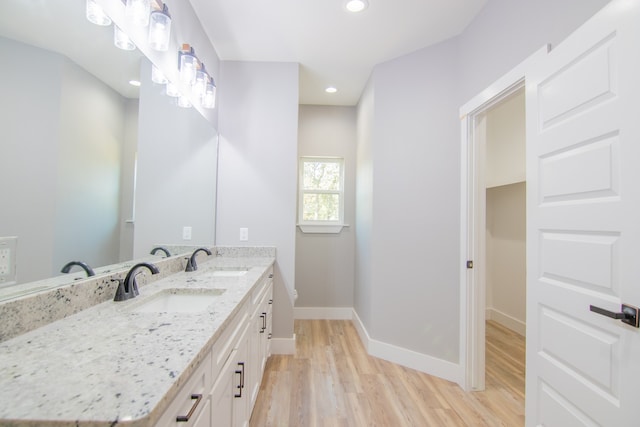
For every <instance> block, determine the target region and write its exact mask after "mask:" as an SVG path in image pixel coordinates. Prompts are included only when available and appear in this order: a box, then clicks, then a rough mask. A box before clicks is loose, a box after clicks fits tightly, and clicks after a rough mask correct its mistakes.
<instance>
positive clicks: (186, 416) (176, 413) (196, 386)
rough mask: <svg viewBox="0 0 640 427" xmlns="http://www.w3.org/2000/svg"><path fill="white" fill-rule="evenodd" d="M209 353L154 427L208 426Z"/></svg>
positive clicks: (209, 406) (209, 416)
mask: <svg viewBox="0 0 640 427" xmlns="http://www.w3.org/2000/svg"><path fill="white" fill-rule="evenodd" d="M211 384H212V378H211V353H210V352H209V353H207V356H205V358H204V359H203V360H202V362H201V363H200V365H199V366H198V368H197V369H196V370H195V372H194V373H193V374H191V377H190V378H189V379H188V380H187V382H186V383H185V385H184V386H183V387H182V388H181V389H180V391H179V392H178V394H177V396H176V397H175V398H174V399H173V401H172V402H171V403H170V404H169V407H168V408H167V410H166V411H165V412H164V414H163V415H162V416H161V417H160V420H158V422H157V423H156V427H174V426H175V427H177V426H198V427H201V426H208V425H209V420H210V418H211V409H210V408H211V403H210V400H209V390H210V388H211Z"/></svg>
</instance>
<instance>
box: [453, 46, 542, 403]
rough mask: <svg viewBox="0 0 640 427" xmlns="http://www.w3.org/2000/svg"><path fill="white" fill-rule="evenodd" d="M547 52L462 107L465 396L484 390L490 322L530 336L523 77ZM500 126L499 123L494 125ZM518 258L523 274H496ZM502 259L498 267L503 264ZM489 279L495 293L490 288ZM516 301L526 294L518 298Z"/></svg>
mask: <svg viewBox="0 0 640 427" xmlns="http://www.w3.org/2000/svg"><path fill="white" fill-rule="evenodd" d="M548 51H549V47H548V46H544V47H543V48H541V49H539V50H538V51H537V52H536V53H534V54H533V55H531V56H530V57H529V58H527V59H526V60H525V61H524V62H522V63H521V64H520V65H518V66H517V67H515V68H514V69H513V70H511V71H510V72H509V73H507V74H506V75H505V76H503V77H502V78H501V79H499V80H498V81H496V82H494V83H493V84H492V85H491V86H490V87H488V88H487V89H485V90H484V91H483V92H482V93H480V94H479V95H478V96H476V97H475V98H473V99H472V100H471V101H469V102H468V103H467V104H465V105H464V106H462V107H461V109H460V113H461V125H462V147H461V151H462V152H461V154H462V157H461V158H462V165H461V171H462V172H461V173H462V176H461V187H462V188H461V195H462V196H461V197H462V198H461V213H462V214H461V254H460V256H461V275H460V277H461V281H460V296H461V300H460V307H461V311H460V316H461V319H460V324H461V329H462V330H461V332H462V333H461V334H460V339H461V342H460V348H461V354H460V359H461V366H462V368H463V371H464V372H463V378H462V384H461V385H462V387H463V388H464V389H465V390H473V391H480V390H484V389H485V368H486V366H485V351H486V345H485V333H486V328H485V321H486V320H487V319H493V320H497V321H498V322H499V323H501V324H502V325H505V326H506V327H507V328H508V329H510V330H515V331H518V333H524V332H525V312H524V307H525V306H526V292H525V283H526V275H523V274H524V269H525V265H526V259H524V258H521V256H522V255H518V254H517V253H518V252H520V253H521V254H524V247H525V246H524V245H525V240H526V239H525V237H524V236H525V235H526V232H525V231H524V230H525V228H524V227H525V224H526V221H525V219H524V216H523V215H524V212H525V211H526V208H525V203H524V200H525V194H526V190H525V188H526V185H525V183H524V181H525V175H526V174H525V170H524V165H525V141H524V139H525V137H524V135H525V134H526V132H525V131H524V123H525V117H524V116H525V114H524V102H525V95H526V91H525V71H526V70H527V69H528V68H529V67H530V65H529V64H531V63H534V62H535V61H539V60H540V59H541V57H544V56H546V55H547V53H548ZM497 123H498V124H499V123H501V124H499V126H497V127H496V124H497ZM516 123H517V125H518V126H522V128H521V129H520V130H518V131H513V129H509V128H510V127H513V126H514V125H515V124H516ZM496 132H497V134H498V136H497V137H496V136H495V135H496ZM513 132H517V133H519V134H520V135H521V136H520V137H518V138H520V139H521V141H519V142H518V143H515V144H513V142H514V141H513V138H511V137H508V136H507V137H505V134H506V135H508V134H510V133H513ZM501 134H502V136H500V135H501ZM496 141H497V142H496ZM516 200H521V202H517V201H516ZM487 201H489V205H488V204H487ZM516 217H517V218H516ZM487 226H489V227H490V228H489V229H487ZM505 233H506V234H505ZM509 233H510V234H511V235H510V236H509V235H508V234H509ZM514 235H515V236H514ZM515 248H517V250H515ZM516 255H517V258H518V261H513V260H512V261H510V264H508V265H507V267H515V266H516V265H515V264H518V265H519V267H520V268H517V269H512V270H511V271H504V270H500V271H497V270H496V265H495V260H496V258H500V257H503V258H504V257H513V256H516ZM504 261H505V260H504V259H502V262H500V264H502V265H503V266H504V264H505V262H504ZM488 262H491V264H488ZM488 280H489V281H490V282H491V283H490V286H491V287H488V286H487V281H488ZM514 281H516V282H519V285H518V287H513V286H512V283H513V282H514ZM496 282H498V285H497V286H494V285H495V284H496ZM516 295H520V297H518V299H517V300H516ZM487 303H489V304H487Z"/></svg>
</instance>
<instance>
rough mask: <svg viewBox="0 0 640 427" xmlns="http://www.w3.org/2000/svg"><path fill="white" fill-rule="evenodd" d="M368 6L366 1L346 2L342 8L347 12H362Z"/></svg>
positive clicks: (348, 0)
mask: <svg viewBox="0 0 640 427" xmlns="http://www.w3.org/2000/svg"><path fill="white" fill-rule="evenodd" d="M368 6H369V2H368V1H367V0H347V1H346V3H345V4H344V7H346V8H347V10H348V11H349V12H362V11H363V10H365V9H366V8H367V7H368Z"/></svg>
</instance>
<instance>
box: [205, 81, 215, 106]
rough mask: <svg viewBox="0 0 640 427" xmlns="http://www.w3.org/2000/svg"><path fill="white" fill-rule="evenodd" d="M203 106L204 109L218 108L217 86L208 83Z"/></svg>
mask: <svg viewBox="0 0 640 427" xmlns="http://www.w3.org/2000/svg"><path fill="white" fill-rule="evenodd" d="M202 106H203V107H204V108H216V85H215V84H213V83H211V82H210V83H207V88H206V89H205V91H204V95H203V96H202Z"/></svg>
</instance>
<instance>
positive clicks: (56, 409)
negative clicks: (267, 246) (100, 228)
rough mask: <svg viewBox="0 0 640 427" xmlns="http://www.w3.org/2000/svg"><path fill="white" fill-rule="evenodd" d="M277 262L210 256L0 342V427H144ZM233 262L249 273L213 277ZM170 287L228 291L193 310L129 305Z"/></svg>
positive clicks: (156, 414)
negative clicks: (130, 294)
mask: <svg viewBox="0 0 640 427" xmlns="http://www.w3.org/2000/svg"><path fill="white" fill-rule="evenodd" d="M274 261H275V259H274V258H270V257H229V258H225V257H215V258H213V259H212V260H211V261H207V262H202V263H199V264H198V267H199V268H198V270H197V271H195V272H191V273H185V272H181V273H176V274H173V275H171V276H169V277H166V278H164V279H162V280H159V281H157V282H154V283H151V284H149V285H146V286H144V287H141V288H140V295H139V296H138V297H136V298H134V299H131V300H128V301H124V302H113V301H107V302H104V303H101V304H98V305H96V306H94V307H91V308H88V309H86V310H83V311H81V312H79V313H77V314H74V315H72V316H69V317H66V318H64V319H61V320H58V321H56V322H53V323H50V324H48V325H46V326H43V327H41V328H38V329H35V330H33V331H30V332H27V333H25V334H23V335H20V336H18V337H15V338H12V339H10V340H7V341H4V342H2V343H0V372H1V374H0V425H3V426H4V425H8V426H11V425H20V426H44V425H47V424H49V425H56V426H60V425H70V426H71V425H73V426H76V425H85V426H113V425H132V426H138V425H139V426H144V425H148V424H149V421H155V420H157V419H158V417H159V416H160V415H162V412H163V411H164V410H165V408H166V405H167V404H168V403H169V402H171V400H172V399H173V398H174V397H175V395H176V394H177V392H178V391H179V389H180V387H181V386H182V385H183V384H184V382H185V381H186V380H187V379H188V378H189V376H190V375H191V373H192V372H193V371H194V370H195V368H196V367H197V366H198V364H199V362H200V360H201V359H202V358H203V357H204V356H206V353H207V351H208V350H209V348H210V346H211V345H212V344H213V342H214V341H215V340H216V339H217V337H218V336H219V334H220V333H221V330H222V329H223V328H221V327H223V326H226V325H227V324H228V323H229V322H230V319H231V317H232V316H233V315H234V314H235V312H236V311H237V309H238V308H239V306H240V305H241V303H242V302H244V301H245V300H246V298H248V295H249V294H250V291H251V290H252V289H253V287H254V286H255V285H256V284H258V283H259V282H260V280H261V279H262V278H263V277H264V276H265V275H266V272H267V271H268V268H269V267H270V266H271V265H273V263H274ZM236 267H244V268H248V271H247V273H246V274H244V275H242V276H239V277H214V276H212V274H211V273H212V272H213V271H214V270H216V269H231V268H236ZM140 271H142V272H147V270H146V269H141V270H140ZM146 274H148V272H147V273H146ZM174 288H182V289H187V290H189V289H190V290H192V291H193V292H197V291H198V290H201V289H225V291H224V292H223V293H222V294H221V295H220V296H219V297H217V299H216V302H215V303H214V304H213V305H211V306H210V307H209V308H208V309H207V310H205V311H202V312H198V313H175V312H154V313H138V312H134V311H133V310H134V309H135V308H136V307H138V306H140V305H141V304H142V303H143V302H144V301H146V300H148V299H150V298H151V297H152V296H153V295H155V294H157V293H158V292H161V291H162V290H165V289H174Z"/></svg>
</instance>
